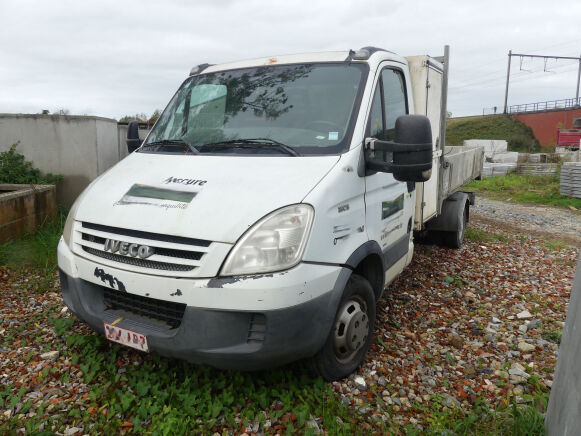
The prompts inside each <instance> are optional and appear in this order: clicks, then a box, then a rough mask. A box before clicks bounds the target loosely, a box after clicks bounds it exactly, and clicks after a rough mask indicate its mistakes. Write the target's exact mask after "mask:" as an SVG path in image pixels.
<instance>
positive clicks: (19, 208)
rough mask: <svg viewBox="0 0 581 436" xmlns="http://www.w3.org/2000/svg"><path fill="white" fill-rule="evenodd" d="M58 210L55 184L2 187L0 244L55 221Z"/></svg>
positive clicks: (5, 185) (0, 198) (0, 194)
mask: <svg viewBox="0 0 581 436" xmlns="http://www.w3.org/2000/svg"><path fill="white" fill-rule="evenodd" d="M56 209H57V208H56V190H55V186H54V185H8V184H2V185H0V243H1V242H4V241H6V240H8V239H16V238H18V237H20V236H22V235H23V234H24V233H26V232H29V231H33V230H34V229H35V228H36V227H39V226H41V225H43V224H45V223H46V222H47V221H50V220H52V219H54V218H55V216H56Z"/></svg>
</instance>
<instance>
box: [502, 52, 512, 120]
mask: <svg viewBox="0 0 581 436" xmlns="http://www.w3.org/2000/svg"><path fill="white" fill-rule="evenodd" d="M511 57H512V50H509V51H508V69H507V71H506V91H504V113H505V114H506V109H507V106H506V105H507V103H508V79H509V77H510V59H511Z"/></svg>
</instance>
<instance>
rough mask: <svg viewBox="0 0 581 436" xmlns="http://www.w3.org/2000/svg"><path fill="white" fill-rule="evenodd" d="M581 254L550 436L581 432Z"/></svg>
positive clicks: (549, 413)
mask: <svg viewBox="0 0 581 436" xmlns="http://www.w3.org/2000/svg"><path fill="white" fill-rule="evenodd" d="M579 332H581V255H580V256H579V261H578V262H577V274H576V275H575V283H574V284H573V290H572V291H571V299H570V300H569V307H568V308H567V318H566V321H565V329H564V331H563V337H562V339H561V346H560V347H559V358H558V359H557V368H556V370H555V379H554V381H553V386H552V388H551V396H550V398H549V406H548V409H547V415H546V417H545V427H546V429H547V434H548V435H549V436H557V435H559V436H574V435H575V436H576V435H578V434H579V429H581V413H579V410H581V395H579V392H581V366H580V365H579V362H581V341H580V340H579Z"/></svg>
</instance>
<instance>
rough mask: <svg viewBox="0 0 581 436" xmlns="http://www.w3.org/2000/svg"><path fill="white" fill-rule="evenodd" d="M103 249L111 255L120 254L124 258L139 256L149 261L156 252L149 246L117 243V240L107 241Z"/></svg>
mask: <svg viewBox="0 0 581 436" xmlns="http://www.w3.org/2000/svg"><path fill="white" fill-rule="evenodd" d="M103 249H104V250H105V251H110V252H111V253H117V252H119V254H122V255H124V256H132V257H137V256H139V257H140V258H142V259H147V258H148V257H149V256H151V255H152V254H153V253H155V250H154V249H153V248H152V247H148V246H147V245H139V244H130V243H129V242H123V241H116V240H115V239H105V245H104V246H103Z"/></svg>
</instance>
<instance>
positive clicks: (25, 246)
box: [0, 208, 67, 280]
mask: <svg viewBox="0 0 581 436" xmlns="http://www.w3.org/2000/svg"><path fill="white" fill-rule="evenodd" d="M66 217H67V211H66V210H65V209H64V208H59V210H58V212H57V217H56V219H54V220H52V221H48V222H46V223H45V225H44V226H42V227H39V228H38V229H36V230H35V231H34V232H29V233H27V234H25V235H24V236H23V237H22V238H21V239H15V240H9V241H6V242H4V243H3V244H0V265H2V266H6V267H9V268H12V269H21V268H26V267H34V268H36V269H39V270H40V272H41V274H42V275H44V276H45V277H49V278H50V279H51V280H52V277H53V274H54V271H56V268H57V253H56V251H57V245H58V242H59V239H60V237H61V235H62V232H63V227H64V224H65V220H66Z"/></svg>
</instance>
